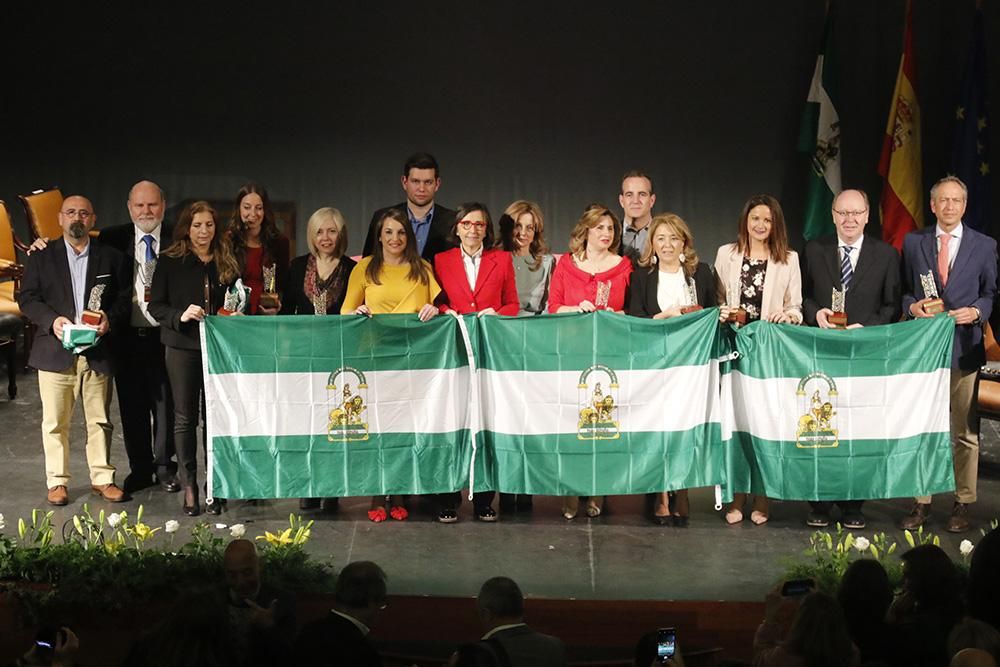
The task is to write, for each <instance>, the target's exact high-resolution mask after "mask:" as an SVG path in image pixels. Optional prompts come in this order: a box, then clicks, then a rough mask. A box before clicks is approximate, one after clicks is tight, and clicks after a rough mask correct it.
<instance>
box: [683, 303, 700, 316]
mask: <svg viewBox="0 0 1000 667" xmlns="http://www.w3.org/2000/svg"><path fill="white" fill-rule="evenodd" d="M701 309H702V308H701V306H699V305H694V306H684V307H682V308H681V315H687V314H688V313H697V312H698V311H699V310H701Z"/></svg>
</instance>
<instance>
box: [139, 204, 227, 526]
mask: <svg viewBox="0 0 1000 667" xmlns="http://www.w3.org/2000/svg"><path fill="white" fill-rule="evenodd" d="M215 218H216V213H215V210H214V209H213V208H212V207H211V205H209V203H208V202H205V201H198V202H195V203H193V204H191V205H189V206H188V207H186V208H185V209H184V210H183V211H182V212H181V215H180V219H179V220H178V222H177V226H176V227H175V228H174V243H173V245H171V246H170V247H169V248H167V250H165V251H164V252H163V253H161V255H160V258H159V259H158V260H157V262H156V271H155V272H154V273H153V285H152V288H151V290H150V292H151V295H150V301H149V313H150V314H151V315H152V316H153V317H155V318H156V321H157V322H159V323H160V340H161V341H162V342H163V345H164V347H165V348H166V366H167V377H168V378H169V380H170V393H171V395H172V396H173V399H174V440H175V442H176V445H177V464H178V465H177V467H178V469H179V470H178V472H179V473H180V478H181V485H182V486H183V487H184V512H185V513H186V514H187V515H188V516H197V515H198V514H199V513H200V512H201V508H200V503H199V501H198V476H197V472H198V471H197V447H198V435H197V430H196V429H197V426H198V410H199V407H200V408H201V410H202V413H203V414H204V409H205V398H204V387H205V379H204V377H203V375H202V364H201V338H200V334H199V327H198V323H199V322H201V321H202V320H204V319H205V315H211V314H214V313H215V312H216V310H217V309H218V308H220V307H221V306H222V303H223V299H224V298H225V293H226V288H227V286H228V285H229V284H231V283H233V282H234V281H235V280H236V279H237V278H239V275H240V273H239V265H238V264H237V262H236V258H235V257H234V256H233V253H232V250H231V249H230V248H229V246H228V245H227V244H225V243H223V242H222V234H221V233H217V227H216V222H215ZM205 438H206V434H205V430H204V422H202V442H203V443H204V442H205ZM206 510H207V511H208V512H209V513H211V514H219V513H220V512H221V511H222V503H221V502H215V503H211V504H210V505H208V506H207V507H206Z"/></svg>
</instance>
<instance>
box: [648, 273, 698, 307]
mask: <svg viewBox="0 0 1000 667" xmlns="http://www.w3.org/2000/svg"><path fill="white" fill-rule="evenodd" d="M688 301H690V299H689V298H688V290H687V280H685V277H684V271H683V270H681V269H677V271H675V272H674V273H668V272H666V271H660V275H659V280H657V281H656V305H658V306H659V307H660V312H663V311H664V310H669V309H670V308H673V307H675V306H690V305H693V304H690V303H688Z"/></svg>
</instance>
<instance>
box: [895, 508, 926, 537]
mask: <svg viewBox="0 0 1000 667" xmlns="http://www.w3.org/2000/svg"><path fill="white" fill-rule="evenodd" d="M930 514H931V504H930V503H913V509H912V510H910V513H909V514H907V515H906V516H904V517H903V520H902V521H900V522H899V527H900V528H902V529H903V530H916V529H917V528H920V526H922V525H924V522H925V521H927V517H929V516H930Z"/></svg>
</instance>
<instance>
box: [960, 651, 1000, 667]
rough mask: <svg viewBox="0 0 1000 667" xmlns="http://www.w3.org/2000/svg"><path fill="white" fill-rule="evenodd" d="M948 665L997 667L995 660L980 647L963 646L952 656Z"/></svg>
mask: <svg viewBox="0 0 1000 667" xmlns="http://www.w3.org/2000/svg"><path fill="white" fill-rule="evenodd" d="M948 667H997V661H996V658H994V657H993V656H992V655H990V653H989V652H988V651H984V650H983V649H981V648H963V649H962V650H961V651H959V652H958V653H956V654H955V655H954V656H952V658H951V661H950V662H949V663H948Z"/></svg>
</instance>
